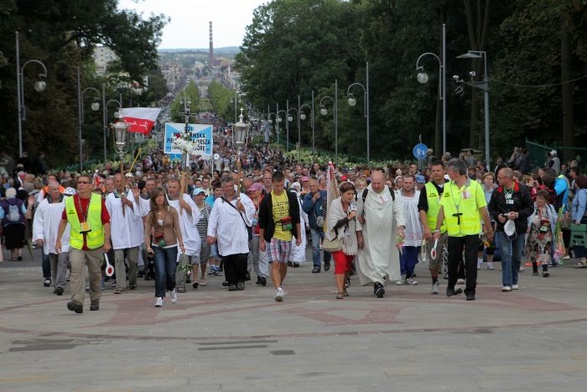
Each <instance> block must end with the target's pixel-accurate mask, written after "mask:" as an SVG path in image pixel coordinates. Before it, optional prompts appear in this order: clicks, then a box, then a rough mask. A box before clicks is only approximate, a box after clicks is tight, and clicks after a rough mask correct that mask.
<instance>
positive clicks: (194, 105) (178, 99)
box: [170, 81, 200, 123]
mask: <svg viewBox="0 0 587 392" xmlns="http://www.w3.org/2000/svg"><path fill="white" fill-rule="evenodd" d="M188 106H189V109H190V113H191V114H192V115H193V114H196V113H198V112H199V111H200V91H199V90H198V86H196V83H194V81H191V82H189V83H188V85H187V86H186V87H185V88H184V89H183V90H182V91H181V92H179V93H178V94H177V95H176V96H175V99H174V100H173V102H172V103H171V107H170V111H171V120H172V121H173V122H179V123H183V122H185V121H186V118H185V114H184V113H185V110H186V108H188ZM189 122H190V123H193V122H194V118H193V117H190V120H189Z"/></svg>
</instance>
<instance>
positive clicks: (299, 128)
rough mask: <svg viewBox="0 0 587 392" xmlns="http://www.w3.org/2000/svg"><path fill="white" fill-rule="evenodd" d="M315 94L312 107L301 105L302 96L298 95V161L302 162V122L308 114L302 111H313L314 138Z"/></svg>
mask: <svg viewBox="0 0 587 392" xmlns="http://www.w3.org/2000/svg"><path fill="white" fill-rule="evenodd" d="M313 104H314V92H313V91H312V106H310V105H308V104H307V103H305V104H303V105H302V104H301V102H300V96H299V95H298V161H300V160H301V155H300V154H301V152H302V131H301V124H300V121H304V120H305V119H306V113H304V112H302V109H304V108H308V109H310V110H311V117H312V119H311V121H312V122H311V124H310V125H311V126H312V136H313V135H314V105H313Z"/></svg>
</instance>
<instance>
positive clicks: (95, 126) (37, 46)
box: [0, 0, 168, 164]
mask: <svg viewBox="0 0 587 392" xmlns="http://www.w3.org/2000/svg"><path fill="white" fill-rule="evenodd" d="M117 4H118V1H117V0H92V1H61V0H44V1H43V2H42V4H39V3H38V2H35V1H31V0H3V1H0V34H1V35H2V37H3V38H4V39H3V40H1V41H0V52H1V53H2V54H3V56H4V57H5V58H6V59H7V61H5V62H2V61H0V83H1V84H0V92H1V93H0V108H1V109H0V110H2V114H3V115H2V118H3V124H2V127H3V131H2V132H0V145H2V146H3V149H5V150H6V151H7V152H10V153H12V155H17V154H18V148H17V146H18V131H17V128H18V114H17V113H18V111H17V107H18V105H17V98H16V97H17V71H16V66H15V64H16V44H15V39H13V38H12V37H15V32H17V31H18V32H19V47H20V64H21V67H22V66H23V64H25V63H26V62H27V61H29V60H31V59H35V60H38V61H40V62H42V63H43V64H44V65H45V66H46V68H47V78H46V84H47V88H46V90H45V91H44V92H42V93H37V92H36V91H35V90H34V89H33V88H32V87H33V84H34V82H35V81H36V80H37V79H38V75H39V73H41V71H42V70H41V69H40V66H39V64H36V63H30V64H28V65H27V66H26V67H25V68H24V69H23V78H22V80H23V92H24V102H25V106H26V121H24V122H23V129H24V130H23V145H24V150H25V151H27V152H29V155H32V156H36V154H38V153H39V152H41V151H43V152H45V153H46V154H47V156H48V159H49V160H50V162H51V163H53V164H60V163H65V162H68V161H73V160H74V159H72V157H74V156H77V155H78V154H77V151H78V149H77V146H78V128H79V123H78V104H77V100H78V97H77V91H78V89H77V69H78V68H79V69H80V74H81V89H82V90H85V89H86V87H93V88H96V89H97V90H98V91H99V92H100V94H101V91H102V83H104V84H105V87H106V98H107V100H109V99H116V100H118V99H119V96H120V94H122V96H123V102H122V104H123V106H130V102H131V100H132V102H133V106H136V105H137V103H140V104H142V105H145V106H147V105H151V104H154V103H155V101H156V100H157V99H160V98H161V97H162V96H163V95H164V94H165V93H166V87H165V84H163V86H161V83H158V80H157V78H158V77H159V78H162V75H161V73H160V71H158V70H157V68H158V65H157V58H158V57H157V47H158V45H159V42H160V40H161V33H162V29H163V27H164V25H165V24H166V23H167V20H168V19H167V18H166V17H165V16H164V15H151V16H149V17H147V18H146V19H144V18H143V16H142V15H138V14H136V13H135V12H133V11H128V10H119V9H117ZM97 46H106V47H109V48H111V49H112V50H113V51H114V52H115V54H116V55H117V57H118V59H119V60H118V62H117V64H116V65H115V66H114V67H112V68H111V69H109V73H108V74H107V75H106V76H105V77H96V73H95V69H94V61H93V59H92V54H93V52H94V49H95V48H96V47H97ZM0 58H1V56H0ZM146 76H150V77H149V79H150V80H151V81H152V84H151V87H152V88H153V89H154V90H158V91H157V93H155V91H153V90H152V91H151V93H150V94H149V93H145V91H146V90H145V89H143V88H137V87H144V86H143V81H144V80H146V79H145V77H146ZM131 87H133V88H131ZM160 94H162V95H160ZM83 98H84V101H83V102H84V109H85V113H84V114H85V115H84V127H83V137H84V138H86V136H87V141H89V143H90V146H89V148H88V150H89V151H90V153H91V155H96V156H100V154H101V152H102V148H101V145H102V142H101V141H102V135H103V127H102V110H100V111H99V112H98V113H93V112H92V111H91V110H90V102H91V101H92V100H93V99H95V98H96V95H95V94H93V93H92V92H90V91H88V92H87V94H84V97H83ZM100 103H101V102H100ZM15 147H16V148H15Z"/></svg>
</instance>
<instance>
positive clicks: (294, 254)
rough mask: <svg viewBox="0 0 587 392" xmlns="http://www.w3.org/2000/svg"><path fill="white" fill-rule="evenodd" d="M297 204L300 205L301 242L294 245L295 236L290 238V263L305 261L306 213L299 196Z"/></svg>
mask: <svg viewBox="0 0 587 392" xmlns="http://www.w3.org/2000/svg"><path fill="white" fill-rule="evenodd" d="M296 199H298V205H299V207H300V231H301V233H300V235H301V236H302V242H301V243H300V246H297V245H296V237H293V238H292V239H291V252H290V254H289V261H291V262H292V263H300V264H301V263H303V262H305V261H306V243H307V242H306V225H307V224H308V214H306V213H305V212H304V211H303V210H302V202H301V200H300V198H299V197H296Z"/></svg>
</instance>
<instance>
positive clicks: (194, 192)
mask: <svg viewBox="0 0 587 392" xmlns="http://www.w3.org/2000/svg"><path fill="white" fill-rule="evenodd" d="M200 193H203V194H204V195H205V194H206V191H205V190H203V189H202V188H196V189H194V191H193V192H192V196H198V195H199V194H200Z"/></svg>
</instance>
